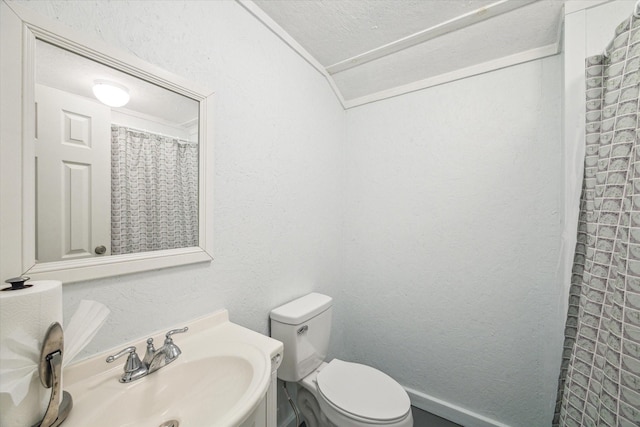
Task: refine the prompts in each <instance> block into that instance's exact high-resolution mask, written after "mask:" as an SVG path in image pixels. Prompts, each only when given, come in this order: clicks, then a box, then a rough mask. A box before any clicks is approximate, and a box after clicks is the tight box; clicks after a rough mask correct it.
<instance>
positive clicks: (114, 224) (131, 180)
mask: <svg viewBox="0 0 640 427" xmlns="http://www.w3.org/2000/svg"><path fill="white" fill-rule="evenodd" d="M111 193H112V196H111V253H112V254H113V255H118V254H129V253H137V252H147V251H157V250H161V249H175V248H184V247H191V246H197V245H198V144H197V143H194V142H189V141H184V140H180V139H177V138H172V137H167V136H162V135H158V134H153V133H149V132H144V131H139V130H135V129H131V128H127V127H124V126H118V125H112V126H111Z"/></svg>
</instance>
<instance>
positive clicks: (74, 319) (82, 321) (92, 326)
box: [62, 300, 110, 367]
mask: <svg viewBox="0 0 640 427" xmlns="http://www.w3.org/2000/svg"><path fill="white" fill-rule="evenodd" d="M109 313H110V311H109V309H108V308H107V307H106V306H104V305H103V304H100V303H99V302H96V301H87V300H82V301H80V306H78V309H77V310H76V312H75V313H74V314H73V316H71V320H69V324H68V325H67V326H66V327H65V328H64V355H63V357H62V366H63V367H64V366H67V365H68V364H69V362H71V361H72V360H73V359H74V358H75V357H76V356H77V355H78V353H80V351H81V350H82V349H83V348H85V347H86V346H87V344H89V342H91V340H92V339H93V337H94V336H96V333H98V330H99V329H100V328H101V327H102V325H104V322H105V321H106V320H107V317H108V316H109Z"/></svg>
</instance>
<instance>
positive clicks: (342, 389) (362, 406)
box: [317, 359, 411, 421]
mask: <svg viewBox="0 0 640 427" xmlns="http://www.w3.org/2000/svg"><path fill="white" fill-rule="evenodd" d="M317 382H318V390H319V391H320V393H321V394H322V396H323V397H324V398H325V399H326V400H327V401H328V402H329V403H331V404H333V406H335V407H337V408H340V409H341V410H342V411H344V412H348V413H351V414H353V415H356V416H358V417H362V418H367V419H370V420H376V421H392V420H395V419H399V418H403V417H404V416H405V415H406V414H407V412H408V411H409V410H410V406H411V402H410V401H409V396H408V395H407V393H406V392H405V391H404V389H403V388H402V387H401V386H400V384H398V383H397V382H396V381H395V380H394V379H393V378H391V377H390V376H389V375H387V374H385V373H383V372H380V371H378V370H377V369H374V368H372V367H371V366H366V365H361V364H359V363H351V362H345V361H342V360H339V359H333V360H332V361H331V362H330V363H329V364H328V365H327V366H325V367H324V369H322V370H321V371H320V372H319V373H318V376H317Z"/></svg>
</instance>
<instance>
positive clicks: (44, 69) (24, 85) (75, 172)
mask: <svg viewBox="0 0 640 427" xmlns="http://www.w3.org/2000/svg"><path fill="white" fill-rule="evenodd" d="M0 6H1V7H2V13H1V14H0V19H2V23H1V24H2V25H0V27H1V30H0V31H2V39H3V51H2V52H1V53H0V54H2V58H1V59H2V62H3V63H18V64H20V63H21V64H22V67H15V69H14V68H12V69H9V67H3V69H2V71H1V73H2V75H1V77H2V79H1V81H2V85H3V86H2V90H3V97H2V100H1V102H2V107H3V108H2V112H1V114H2V116H1V119H2V122H3V129H2V145H1V147H0V158H1V159H2V161H3V167H2V169H3V170H1V171H0V174H1V176H0V178H1V182H0V189H1V190H2V195H0V208H1V209H2V210H1V212H0V214H1V216H2V218H3V221H2V224H1V225H0V226H1V228H0V231H1V232H2V235H3V239H2V243H3V244H2V245H0V250H1V251H0V271H1V272H2V277H4V278H7V277H11V276H16V275H19V274H26V275H28V276H30V277H31V278H32V279H44V278H46V279H59V280H62V281H63V282H73V281H78V280H87V279H94V278H99V277H107V276H114V275H120V274H127V273H132V272H137V271H145V270H151V269H158V268H163V267H170V266H175V265H183V264H189V263H195V262H204V261H211V259H212V257H211V255H210V254H211V253H212V248H213V242H212V231H213V230H212V194H211V184H212V180H213V171H212V168H213V158H212V138H211V134H212V132H211V127H212V117H211V113H212V109H211V108H210V107H209V104H210V102H211V100H212V94H210V92H209V91H206V90H203V89H201V88H198V87H196V86H195V85H193V84H192V83H191V82H188V81H186V80H184V79H182V78H180V77H178V76H175V75H173V74H171V73H169V72H167V71H165V70H162V69H160V68H158V67H156V66H154V65H151V64H148V63H146V62H144V61H142V60H140V59H139V58H137V57H134V56H132V55H129V54H127V53H124V52H121V51H119V50H117V49H114V48H113V47H110V46H108V45H105V44H103V43H101V42H99V41H91V40H88V39H87V37H85V36H83V35H80V34H77V33H75V32H73V31H72V30H70V29H69V28H67V27H64V26H62V25H60V24H59V23H57V22H52V21H49V20H47V19H46V18H43V17H41V16H39V15H37V14H35V13H34V12H32V11H30V10H28V9H25V8H22V7H21V6H19V5H17V4H15V3H7V2H5V1H4V0H3V1H2V3H1V4H0ZM5 45H6V46H7V48H6V49H5ZM105 81H107V82H110V83H115V86H116V87H120V88H123V87H124V88H125V91H126V92H128V95H129V101H128V103H127V104H125V105H115V106H107V105H105V104H104V103H103V102H104V101H98V100H97V99H96V96H94V93H93V91H92V89H93V86H94V85H95V84H96V83H103V82H105ZM15 88H18V89H19V90H14V89H15ZM5 94H6V96H5ZM5 124H6V126H5ZM16 195H18V196H19V198H20V199H21V200H22V202H21V203H19V204H16V203H15V202H16V200H15V196H16ZM10 205H12V206H11V207H10ZM16 264H17V265H18V266H22V268H21V269H20V270H17V268H16ZM18 268H20V267H18Z"/></svg>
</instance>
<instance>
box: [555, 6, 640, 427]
mask: <svg viewBox="0 0 640 427" xmlns="http://www.w3.org/2000/svg"><path fill="white" fill-rule="evenodd" d="M639 65H640V19H638V18H635V17H633V16H631V17H630V18H629V19H628V20H627V21H625V22H623V23H622V24H621V25H620V26H618V28H617V29H616V35H615V39H614V42H613V47H612V48H611V52H610V54H609V58H608V59H607V58H604V57H603V56H595V57H591V58H588V59H587V61H586V81H587V103H586V105H587V111H586V118H587V123H586V157H585V170H584V181H583V188H582V196H581V208H580V217H579V225H578V243H577V245H576V253H575V257H574V266H573V272H572V279H571V290H570V298H569V311H568V318H567V324H566V329H565V346H564V353H563V361H562V372H561V376H560V383H559V390H558V401H557V405H556V413H555V416H554V422H553V424H554V425H561V426H575V427H578V426H621V427H627V426H628V427H631V426H636V427H637V426H640V152H638V142H639V140H638V136H639V131H638V91H639V86H640V84H639V83H640V67H639Z"/></svg>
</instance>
